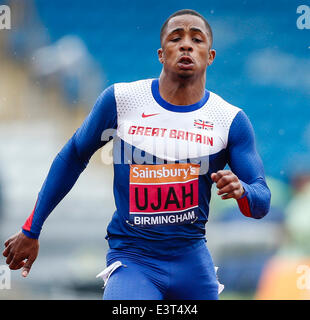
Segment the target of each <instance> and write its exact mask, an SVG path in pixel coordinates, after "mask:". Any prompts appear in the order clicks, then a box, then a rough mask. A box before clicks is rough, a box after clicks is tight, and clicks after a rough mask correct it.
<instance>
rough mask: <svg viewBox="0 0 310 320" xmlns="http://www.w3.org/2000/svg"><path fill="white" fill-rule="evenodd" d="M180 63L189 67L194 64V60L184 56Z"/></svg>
mask: <svg viewBox="0 0 310 320" xmlns="http://www.w3.org/2000/svg"><path fill="white" fill-rule="evenodd" d="M178 62H179V63H182V64H187V65H188V64H193V63H194V61H193V59H192V58H191V57H190V56H182V57H181V58H180V59H179V61H178Z"/></svg>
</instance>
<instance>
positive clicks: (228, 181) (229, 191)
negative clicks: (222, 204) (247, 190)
mask: <svg viewBox="0 0 310 320" xmlns="http://www.w3.org/2000/svg"><path fill="white" fill-rule="evenodd" d="M211 179H212V180H213V181H214V182H216V187H217V188H218V189H219V190H218V191H217V194H218V195H221V196H222V197H221V198H222V199H223V200H225V199H231V198H234V199H239V198H240V197H241V196H242V194H243V192H244V189H243V187H242V184H241V183H240V181H239V179H238V177H237V176H236V175H235V174H234V173H233V172H231V171H230V170H220V171H218V172H216V173H212V175H211Z"/></svg>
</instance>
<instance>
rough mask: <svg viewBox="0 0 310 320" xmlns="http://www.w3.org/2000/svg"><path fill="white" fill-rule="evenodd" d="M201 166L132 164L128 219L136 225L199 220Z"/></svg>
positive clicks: (175, 223)
mask: <svg viewBox="0 0 310 320" xmlns="http://www.w3.org/2000/svg"><path fill="white" fill-rule="evenodd" d="M199 167H200V166H199V164H192V163H178V164H175V163H174V164H160V165H135V164H133V165H131V166H130V187H129V198H130V200H129V201H130V203H129V219H130V222H131V223H133V224H134V225H137V226H151V225H177V224H186V223H191V222H193V221H194V220H196V219H197V211H198V177H199Z"/></svg>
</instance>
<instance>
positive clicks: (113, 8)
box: [0, 0, 310, 299]
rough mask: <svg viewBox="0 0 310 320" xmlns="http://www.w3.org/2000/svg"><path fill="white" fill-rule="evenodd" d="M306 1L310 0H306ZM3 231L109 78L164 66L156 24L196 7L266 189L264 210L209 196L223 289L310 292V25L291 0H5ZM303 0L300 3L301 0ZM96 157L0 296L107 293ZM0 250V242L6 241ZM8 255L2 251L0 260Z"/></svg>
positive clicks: (1, 45) (213, 80) (216, 71)
mask: <svg viewBox="0 0 310 320" xmlns="http://www.w3.org/2000/svg"><path fill="white" fill-rule="evenodd" d="M304 2H306V1H304ZM2 4H7V5H9V6H10V8H11V14H12V17H11V29H10V30H0V241H1V244H2V245H3V243H4V241H5V239H7V238H8V237H9V236H10V235H12V234H14V233H16V232H17V231H18V230H19V228H20V227H21V226H22V224H23V223H24V220H25V219H26V218H27V217H28V215H29V213H30V212H31V211H32V209H33V206H34V203H35V200H36V196H37V193H38V192H39V190H40V187H41V185H42V183H43V180H44V178H45V176H46V174H47V172H48V169H49V167H50V165H51V162H52V160H53V158H54V157H55V155H56V154H57V152H58V151H59V149H60V148H61V147H62V146H63V144H64V143H65V142H66V141H67V140H68V139H69V138H70V137H71V135H72V133H73V132H74V130H75V129H76V128H77V127H78V126H79V125H80V124H81V122H82V121H83V119H84V117H85V116H86V115H87V113H88V112H89V111H90V109H91V107H92V105H93V103H94V101H95V100H96V98H97V96H98V95H99V94H100V92H101V91H102V90H103V89H104V88H106V87H107V86H108V85H110V84H112V83H115V82H124V81H134V80H138V79H142V78H153V77H158V76H159V73H160V70H161V65H160V63H159V62H158V60H157V53H156V50H157V49H158V48H159V47H160V43H159V30H160V27H161V25H162V23H163V22H164V20H165V19H166V18H167V17H168V16H169V15H170V14H171V13H173V12H174V11H176V10H179V9H182V8H187V7H189V6H190V8H192V9H195V10H197V11H199V12H200V13H202V14H203V15H205V17H206V18H207V19H208V20H209V22H210V24H211V26H212V28H213V31H214V39H215V40H214V48H215V49H216V50H217V57H216V60H215V63H214V64H213V66H212V67H210V69H209V70H208V75H207V88H208V89H209V90H211V91H214V92H216V93H218V94H219V95H221V96H222V97H223V98H224V99H226V100H228V101H229V102H230V103H232V104H234V105H237V106H240V107H242V108H243V109H244V110H245V112H246V113H247V114H248V116H249V117H250V119H251V121H252V123H253V126H254V129H255V132H256V139H257V148H258V150H259V153H260V155H261V157H262V159H263V162H264V166H265V172H266V175H267V177H268V182H269V186H270V188H271V191H272V207H271V211H270V213H269V215H268V216H266V217H265V218H264V219H262V220H258V221H255V220H249V219H247V218H245V217H244V216H243V215H242V214H240V213H239V212H238V209H237V205H236V203H235V202H234V201H230V200H229V201H221V200H220V199H219V198H218V197H217V196H216V195H214V196H213V198H212V202H211V211H210V220H209V222H208V224H207V239H208V247H209V248H210V250H211V253H212V255H213V259H214V262H215V264H216V265H218V266H219V267H220V268H219V271H218V275H219V279H220V282H221V283H223V284H224V285H225V290H224V292H223V293H222V294H221V296H220V297H221V299H309V297H310V290H301V289H298V288H297V285H296V283H297V281H298V276H300V275H299V274H298V273H297V271H296V270H297V266H298V265H307V266H309V267H310V218H309V216H310V152H309V151H310V103H309V101H310V77H309V74H310V60H309V54H310V30H298V29H297V26H296V20H297V17H298V16H297V14H296V8H297V6H298V5H300V4H303V3H301V2H300V1H292V0H278V1H267V0H234V1H231V0H220V1H218V0H208V1H205V0H199V1H192V2H191V3H190V4H189V3H188V1H183V0H169V1H161V0H160V1H158V0H157V1H153V0H150V1H144V0H135V1H132V2H128V1H125V0H115V1H96V0H88V1H81V0H75V1H69V0H54V1H46V0H33V1H31V0H27V1H24V0H12V1H0V5H2ZM305 4H306V3H305ZM102 152H104V151H102V150H100V151H98V152H97V153H96V154H95V155H94V157H93V158H92V160H91V162H90V164H89V166H88V168H87V169H86V171H85V172H84V173H83V174H82V176H81V177H80V179H79V180H78V182H77V183H76V185H75V187H74V188H73V190H72V191H71V192H70V194H69V195H68V196H67V197H66V198H65V199H64V200H63V201H62V202H61V204H60V205H59V206H58V207H57V208H56V209H55V210H54V212H53V214H52V215H51V216H50V217H49V218H48V220H47V221H46V223H45V225H44V228H43V231H42V234H41V238H40V245H41V247H40V253H39V257H38V259H37V261H36V262H35V264H34V265H33V268H32V271H31V273H30V275H29V277H28V278H27V279H22V277H21V274H20V271H14V272H12V273H11V277H12V279H11V280H12V282H11V290H4V289H3V290H0V299H101V297H102V289H101V287H102V285H103V283H102V282H101V281H100V280H98V279H95V276H96V274H97V273H99V272H100V271H101V270H102V269H104V268H105V266H106V264H105V254H106V251H107V244H106V240H105V239H104V236H105V234H106V227H107V224H108V223H109V221H110V219H111V216H112V214H113V210H114V202H113V195H112V179H113V172H112V166H111V165H110V166H109V165H104V164H103V163H102ZM1 252H2V250H1ZM4 264H5V259H4V257H3V256H2V255H1V257H0V265H4Z"/></svg>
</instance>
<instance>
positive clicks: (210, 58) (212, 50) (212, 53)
mask: <svg viewBox="0 0 310 320" xmlns="http://www.w3.org/2000/svg"><path fill="white" fill-rule="evenodd" d="M215 56H216V51H215V50H214V49H210V50H209V57H208V66H210V65H211V64H212V63H213V61H214V59H215Z"/></svg>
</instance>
